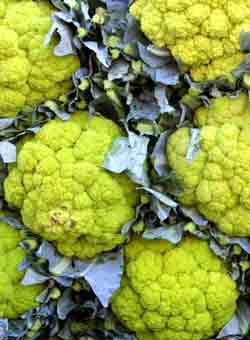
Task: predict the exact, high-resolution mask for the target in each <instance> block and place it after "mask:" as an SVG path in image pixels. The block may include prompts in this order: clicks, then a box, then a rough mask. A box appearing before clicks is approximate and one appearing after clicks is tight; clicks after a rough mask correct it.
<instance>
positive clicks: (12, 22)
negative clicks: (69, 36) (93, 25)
mask: <svg viewBox="0 0 250 340" xmlns="http://www.w3.org/2000/svg"><path fill="white" fill-rule="evenodd" d="M52 9H53V7H52V6H51V5H50V4H49V3H48V1H44V2H43V1H39V2H38V1H36V2H34V1H31V0H19V1H18V0H1V3H0V117H10V116H15V115H16V114H17V113H18V112H19V111H20V110H23V109H28V108H30V107H32V106H34V105H36V104H38V103H40V102H42V101H44V100H47V99H53V98H57V97H59V96H60V95H61V94H64V93H65V92H66V91H67V90H68V89H69V88H70V86H71V81H70V77H71V75H72V73H73V72H74V71H75V70H76V69H77V68H78V67H79V60H78V57H76V56H64V57H56V56H54V55H53V49H54V47H55V43H56V41H55V39H53V42H52V43H51V44H50V46H49V47H46V46H45V45H44V39H45V36H46V33H47V32H48V31H49V29H50V26H51V15H52V13H53V10H52Z"/></svg>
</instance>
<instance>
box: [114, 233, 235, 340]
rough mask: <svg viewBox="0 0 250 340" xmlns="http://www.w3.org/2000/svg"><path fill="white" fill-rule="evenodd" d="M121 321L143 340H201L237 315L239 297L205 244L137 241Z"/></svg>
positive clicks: (130, 251)
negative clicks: (235, 313) (174, 244)
mask: <svg viewBox="0 0 250 340" xmlns="http://www.w3.org/2000/svg"><path fill="white" fill-rule="evenodd" d="M125 256H126V268H125V274H124V276H123V278H122V284H121V288H120V289H119V290H118V291H117V292H116V293H115V294H114V296H113V298H112V301H111V303H112V309H113V311H114V313H115V314H116V315H117V317H118V318H119V319H120V320H121V321H122V322H123V323H124V325H125V326H126V327H128V328H129V329H130V330H131V331H133V332H135V333H136V335H137V338H138V339H139V340H194V339H195V340H201V339H203V340H204V339H208V338H210V337H212V336H214V335H215V334H216V333H217V332H218V331H219V330H220V329H221V328H222V327H223V326H224V325H226V323H227V322H228V321H229V320H230V319H231V317H232V316H233V314H234V312H235V310H236V300H237V298H238V295H239V293H238V291H237V288H236V284H235V282H234V281H233V280H232V279H231V277H230V275H229V274H228V273H227V271H226V267H225V265H224V263H223V262H222V261H221V260H220V259H219V258H217V257H216V255H215V254H214V253H213V252H212V251H211V250H210V248H209V246H208V244H207V242H206V241H203V240H200V239H196V238H193V237H186V238H185V239H184V240H183V241H181V243H180V244H179V245H178V246H173V245H172V244H170V243H169V242H168V241H158V240H150V241H149V240H141V239H140V240H139V239H137V240H133V241H132V242H131V243H130V244H129V245H128V246H127V247H126V251H125Z"/></svg>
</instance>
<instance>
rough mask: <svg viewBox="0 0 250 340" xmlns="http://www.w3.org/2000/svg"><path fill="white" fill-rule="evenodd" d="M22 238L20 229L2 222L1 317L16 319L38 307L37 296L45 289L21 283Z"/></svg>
mask: <svg viewBox="0 0 250 340" xmlns="http://www.w3.org/2000/svg"><path fill="white" fill-rule="evenodd" d="M1 215H2V213H1ZM21 240H22V237H21V234H20V232H19V231H18V230H15V229H13V228H12V227H10V226H9V225H8V224H6V223H4V222H0V259H1V261H0V318H10V319H15V318H18V317H19V316H21V315H22V314H24V313H26V312H27V311H28V310H30V309H32V308H35V307H37V306H38V302H37V301H36V297H37V296H38V295H39V294H40V293H41V292H42V289H43V286H42V285H32V286H23V285H21V280H22V278H23V276H24V272H23V271H19V270H18V266H19V265H20V264H21V263H22V261H23V260H24V258H25V251H24V250H23V249H22V248H21V247H20V246H19V243H20V241H21Z"/></svg>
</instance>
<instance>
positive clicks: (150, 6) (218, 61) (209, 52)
mask: <svg viewBox="0 0 250 340" xmlns="http://www.w3.org/2000/svg"><path fill="white" fill-rule="evenodd" d="M130 12H131V14H132V15H134V16H135V18H136V19H138V20H139V21H140V24H141V28H142V31H143V32H144V33H145V35H146V36H147V37H148V38H149V39H150V40H151V41H152V42H153V43H154V44H155V45H157V46H159V47H164V46H167V47H168V48H169V49H170V50H171V51H172V53H173V55H174V56H175V57H176V58H178V59H180V60H181V61H182V62H183V64H184V65H186V66H187V67H188V68H189V69H190V70H191V74H192V76H193V78H194V79H195V80H196V81H203V80H210V79H215V78H217V77H221V76H224V75H226V74H228V73H229V72H230V71H232V70H233V69H234V68H235V67H237V66H238V65H239V64H240V63H241V62H242V60H243V54H242V53H241V51H240V32H242V31H245V32H248V31H249V30H250V21H249V15H250V2H249V1H245V0H239V1H238V2H237V3H236V2H235V1H232V0H223V1H222V0H220V1H214V0H206V1H205V0H194V1H190V0H135V2H134V3H133V4H132V6H131V8H130Z"/></svg>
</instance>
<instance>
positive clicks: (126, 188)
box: [5, 112, 137, 258]
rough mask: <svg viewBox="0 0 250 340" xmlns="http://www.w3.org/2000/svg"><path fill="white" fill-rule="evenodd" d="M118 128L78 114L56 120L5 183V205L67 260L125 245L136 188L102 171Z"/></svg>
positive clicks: (28, 148) (30, 146) (32, 144)
mask: <svg viewBox="0 0 250 340" xmlns="http://www.w3.org/2000/svg"><path fill="white" fill-rule="evenodd" d="M118 136H120V131H119V128H118V127H117V126H116V125H115V124H114V123H113V122H112V121H111V120H108V119H105V118H101V117H94V118H93V119H91V120H88V119H87V113H86V112H84V113H77V114H75V115H74V117H73V118H71V120H69V121H67V122H63V121H60V120H53V121H50V122H49V123H47V124H45V125H44V126H43V127H42V129H41V130H40V131H39V132H38V134H37V135H36V137H35V138H34V139H33V140H31V141H28V142H26V143H25V144H24V146H23V147H22V148H21V151H20V152H19V155H18V159H17V166H16V167H15V168H13V169H12V170H11V171H10V174H9V176H8V177H7V179H6V181H5V197H6V200H7V201H8V202H9V203H11V204H13V205H15V206H17V207H19V208H21V212H22V217H23V221H24V223H25V225H27V226H28V227H30V228H31V229H32V230H33V231H34V232H35V233H37V234H40V235H41V236H42V237H44V238H45V239H47V240H51V241H54V242H55V243H56V245H57V247H58V250H59V251H60V252H61V253H63V254H65V255H67V256H73V255H75V256H78V257H80V258H85V257H92V256H94V255H96V254H97V253H99V252H101V251H105V250H110V249H112V248H114V247H115V246H116V245H118V244H120V243H122V242H123V241H124V238H123V236H122V235H121V234H120V231H121V227H122V226H123V224H124V223H126V222H127V221H128V220H130V219H131V218H133V217H134V206H135V204H136V201H137V195H136V192H135V187H134V185H133V184H132V182H131V181H130V180H129V179H128V177H127V176H126V175H123V174H122V175H116V174H112V173H109V172H108V171H106V170H105V169H103V168H102V162H103V160H104V157H105V154H106V153H107V151H108V150H109V148H110V146H111V144H112V142H113V140H114V139H115V138H116V137H118Z"/></svg>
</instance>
